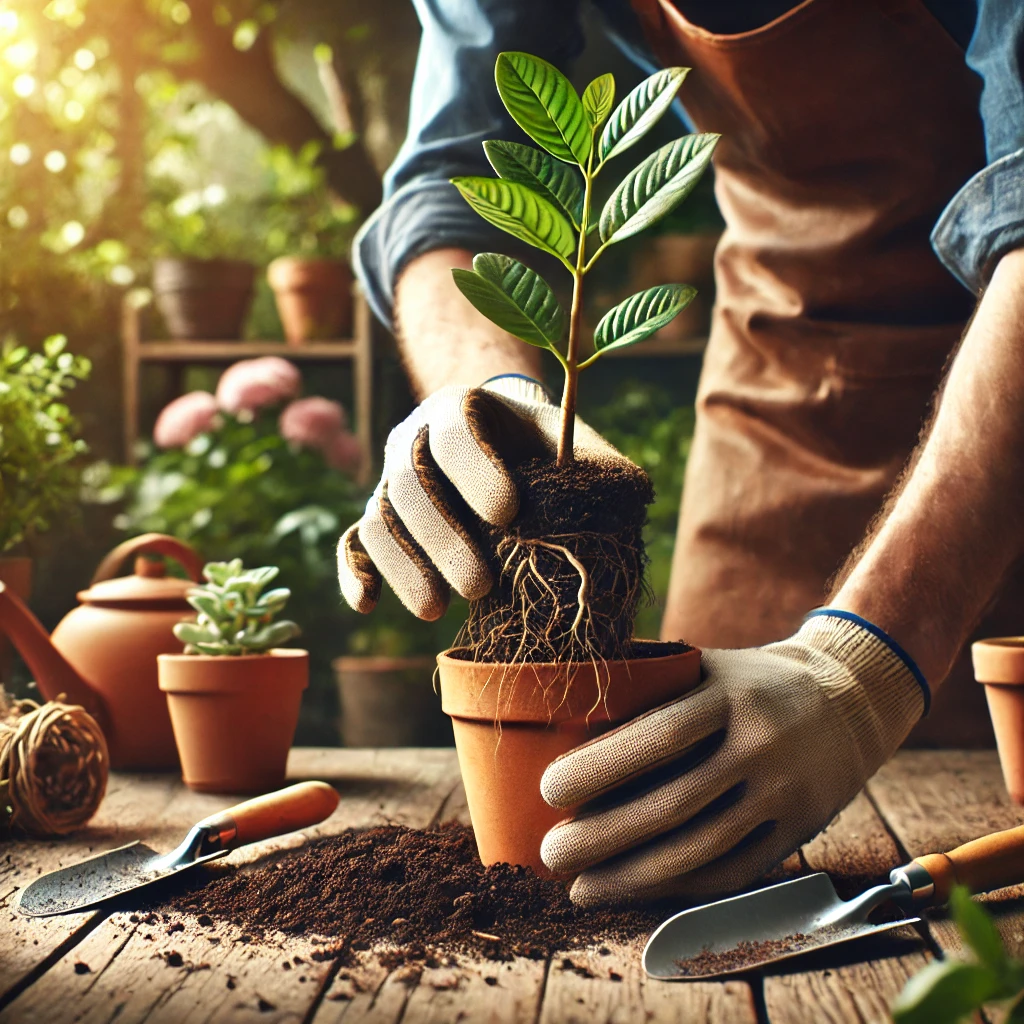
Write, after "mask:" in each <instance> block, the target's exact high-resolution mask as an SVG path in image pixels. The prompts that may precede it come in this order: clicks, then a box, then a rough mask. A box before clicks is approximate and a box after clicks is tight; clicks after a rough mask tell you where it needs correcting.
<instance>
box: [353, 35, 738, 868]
mask: <svg viewBox="0 0 1024 1024" xmlns="http://www.w3.org/2000/svg"><path fill="white" fill-rule="evenodd" d="M686 72H687V69H685V68H667V69H665V70H663V71H659V72H658V73H657V74H655V75H653V76H651V77H650V78H648V79H647V80H645V81H644V82H642V83H641V84H640V85H639V86H638V87H637V88H636V89H634V90H633V91H632V92H631V93H630V94H629V95H628V96H626V98H625V99H624V100H623V101H622V102H621V103H620V104H619V105H618V106H617V107H615V109H614V110H613V107H614V93H615V83H614V79H613V77H612V76H611V75H607V74H606V75H602V76H600V77H599V78H597V79H595V80H594V81H593V82H591V83H590V84H589V85H588V86H587V88H586V90H585V92H584V93H583V95H582V97H580V96H579V95H578V94H577V93H576V91H575V89H574V88H573V86H572V85H571V83H570V82H569V81H568V80H567V79H566V78H565V76H563V75H562V74H561V73H560V72H559V71H558V70H557V69H556V68H554V67H553V66H551V65H550V64H548V63H547V62H545V61H543V60H539V59H538V58H536V57H533V56H531V55H529V54H526V53H518V52H510V53H502V54H500V55H499V56H498V59H497V65H496V68H495V79H496V82H497V87H498V91H499V93H500V95H501V98H502V101H503V102H504V104H505V106H506V107H507V108H508V110H509V112H510V114H511V115H512V117H513V118H514V119H515V120H516V122H517V123H518V124H519V126H520V127H521V128H522V129H523V130H524V131H525V132H526V133H527V135H529V136H530V137H531V138H532V139H533V140H534V141H535V142H536V143H537V144H538V145H539V146H540V147H541V149H540V150H538V149H535V148H533V147H531V146H528V145H523V144H520V143H514V142H502V141H489V142H485V143H484V150H485V152H486V155H487V158H488V160H489V161H490V163H491V165H492V167H493V168H494V170H495V171H496V172H497V174H498V175H499V176H498V177H497V178H485V177H460V178H455V179H453V184H454V185H455V186H456V188H457V189H458V190H459V192H460V193H461V194H462V196H463V197H464V198H465V199H466V201H467V202H468V203H469V204H470V206H471V207H472V208H473V209H474V210H475V211H476V212H477V213H478V214H480V215H481V216H482V217H483V218H484V219H486V220H487V221H489V222H490V223H492V224H493V225H495V226H496V227H499V228H501V229H502V230H504V231H507V232H508V233H509V234H511V235H513V236H515V237H516V238H517V239H519V240H520V241H521V242H525V243H527V244H528V245H531V246H533V247H535V248H537V249H540V250H541V251H543V252H545V253H547V254H548V255H549V256H552V257H554V259H555V260H556V261H557V262H559V263H561V264H562V266H563V267H564V268H565V269H566V270H567V271H568V272H569V273H570V275H571V276H572V307H571V312H570V313H568V314H567V313H566V311H565V310H564V309H563V308H562V306H561V304H560V303H559V301H558V299H557V298H556V296H555V294H554V292H553V290H552V289H551V287H550V285H548V283H547V282H546V281H545V280H544V279H543V278H542V277H541V276H540V275H539V274H538V273H536V272H535V271H534V270H533V269H531V268H530V267H528V266H526V265H525V264H523V263H522V262H520V261H519V260H516V259H512V258H511V257H509V256H505V255H501V254H498V253H483V254H481V255H478V256H477V257H476V258H475V259H474V261H473V269H472V270H462V269H456V270H453V275H454V277H455V282H456V284H457V285H458V287H459V289H460V290H461V291H462V293H463V294H464V295H465V296H466V298H467V299H468V300H469V301H470V302H471V303H472V304H473V305H474V306H475V307H476V308H477V309H478V310H479V311H480V312H481V313H482V314H483V315H484V316H486V317H488V319H490V320H492V321H493V322H494V323H496V324H497V325H498V326H500V327H502V328H504V329H505V330H507V331H509V332H510V333H512V334H514V335H515V336H516V337H518V338H521V339H522V340H523V341H525V342H527V343H529V344H531V345H534V346H537V347H538V348H542V349H546V350H548V351H549V352H550V353H551V354H552V355H553V356H554V358H555V359H556V360H557V361H558V363H559V365H560V366H561V367H562V369H563V372H564V387H563V391H562V401H561V414H560V417H559V423H560V428H559V435H558V441H557V452H552V453H551V455H548V456H546V457H539V458H534V459H532V460H529V461H527V462H525V463H522V464H521V465H514V466H511V467H510V471H511V473H512V476H513V479H514V481H515V484H516V486H517V490H518V492H519V513H518V515H517V517H516V519H515V520H514V521H513V522H512V523H511V524H510V526H509V527H508V528H506V529H503V530H499V529H491V530H490V531H489V533H488V535H487V540H488V546H489V547H490V549H491V552H492V573H493V577H494V579H495V583H494V585H493V587H492V588H491V590H490V592H489V593H488V594H487V595H486V596H485V597H483V598H480V599H478V600H474V601H470V603H469V616H468V619H467V622H466V624H465V626H464V628H463V631H462V634H461V635H460V639H459V642H458V646H456V647H455V648H453V649H451V650H448V651H446V652H445V653H443V654H441V655H439V657H438V665H439V679H440V688H441V696H442V702H443V707H444V710H445V711H446V712H447V713H448V714H449V715H450V716H451V717H452V720H453V725H454V731H455V743H456V747H457V749H458V754H459V762H460V766H461V769H462V777H463V782H464V785H465V789H466V797H467V802H468V804H469V810H470V815H471V817H472V820H473V827H474V830H475V832H476V838H477V845H478V848H479V852H480V855H481V858H482V859H483V861H484V862H485V863H494V862H497V861H509V862H511V863H517V864H526V865H530V866H532V867H533V868H535V869H536V870H538V871H544V866H543V863H542V861H541V857H540V846H541V840H542V837H543V836H544V834H545V833H546V832H547V830H548V829H549V828H550V827H551V826H553V825H554V824H555V823H556V822H557V821H558V820H560V819H561V818H562V817H564V815H565V813H566V812H565V811H564V810H556V809H553V808H551V807H549V806H548V805H547V804H546V803H545V802H544V801H543V799H542V797H541V794H540V780H541V775H542V774H543V772H544V769H545V768H546V767H547V765H548V764H549V763H550V762H551V761H552V760H553V759H554V758H555V757H556V756H558V755H560V754H563V753H565V752H566V751H568V750H570V749H571V748H573V747H575V746H577V745H578V744H580V743H582V742H585V741H586V740H587V739H589V738H591V737H593V736H595V735H597V734H598V733H600V732H602V731H604V730H606V729H608V728H610V727H611V726H613V725H614V724H617V723H619V722H622V721H625V720H628V719H630V718H632V717H634V716H636V715H637V714H640V713H642V712H643V711H645V710H648V709H650V708H652V707H655V706H657V705H659V704H662V703H664V702H666V701H668V700H670V699H672V698H674V697H677V696H679V695H680V694H682V693H684V692H686V690H687V689H689V688H691V687H693V686H695V685H696V684H697V683H698V681H699V675H700V652H699V651H697V650H695V649H694V648H691V647H689V646H688V645H686V644H685V643H682V642H680V643H676V644H660V643H656V642H654V641H644V640H635V639H633V626H634V618H635V614H636V610H637V607H638V605H639V603H640V601H641V598H642V596H643V593H644V579H643V577H644V569H645V565H646V556H645V553H644V548H643V539H642V529H643V524H644V521H645V519H646V515H647V505H648V504H650V502H651V501H653V497H654V495H653V490H652V488H651V484H650V480H649V479H648V477H647V475H646V473H644V471H643V470H642V469H640V467H638V466H636V465H634V464H633V463H631V462H629V461H628V460H627V459H625V458H624V457H620V458H614V459H606V460H604V461H601V462H598V461H594V460H590V459H587V458H579V459H577V457H576V451H575V447H574V427H575V411H576V394H577V385H578V377H579V372H580V370H582V369H585V368H586V367H588V366H590V365H591V364H592V363H594V362H595V361H596V360H597V359H599V358H601V357H602V356H603V355H605V354H606V353H607V352H610V351H613V350H616V349H621V348H623V347H625V346H627V345H632V344H635V343H637V342H639V341H642V340H643V339H644V338H647V337H649V336H650V335H651V334H653V333H654V332H655V331H657V330H659V329H660V328H661V327H664V326H665V325H666V324H667V323H669V322H670V321H671V320H672V319H673V318H674V317H676V316H677V315H678V314H679V313H680V312H682V310H684V309H685V308H686V307H687V306H688V305H689V303H690V301H691V300H692V299H693V297H694V295H695V293H696V289H695V288H693V287H691V286H689V285H683V284H661V285H658V286H656V287H653V288H648V289H647V290H645V291H643V292H640V293H638V294H635V295H632V296H630V297H629V298H627V299H625V300H624V301H623V302H621V303H619V304H618V305H617V306H615V307H614V308H612V309H611V310H609V311H608V312H607V313H606V314H605V315H604V316H603V317H602V318H601V320H600V321H599V323H598V325H597V327H596V329H595V331H594V335H593V351H592V352H590V351H589V349H588V352H584V351H583V338H582V334H583V331H582V326H581V321H582V316H581V311H582V308H583V302H584V298H585V296H584V290H585V289H584V282H585V280H586V277H587V275H588V274H589V273H590V271H591V270H592V269H593V267H594V264H595V262H596V261H597V260H598V259H599V258H600V257H601V255H602V254H603V253H604V252H605V251H606V250H607V249H608V248H609V247H611V246H613V245H615V244H617V243H618V242H620V241H623V240H624V239H627V238H630V237H632V236H633V235H635V234H637V233H638V232H640V231H641V230H643V229H644V228H646V227H648V226H649V225H651V224H653V223H654V222H655V221H657V220H658V219H659V218H661V217H662V216H664V215H665V214H667V213H668V212H670V211H671V210H672V209H674V208H675V207H676V206H677V205H678V204H679V203H680V202H681V201H682V200H683V199H684V198H685V197H686V196H687V195H688V194H689V193H690V192H691V191H692V189H693V187H694V186H695V185H696V183H697V181H698V180H699V179H700V177H701V175H702V173H703V172H704V170H705V169H706V168H707V166H708V164H709V163H710V160H711V155H712V152H713V151H714V148H715V145H716V143H717V141H718V136H717V135H713V134H698V135H688V136H685V137H684V138H681V139H677V140H675V141H674V142H671V143H669V144H667V145H665V146H662V147H661V148H660V149H658V150H657V151H656V152H654V153H653V154H652V155H651V156H649V157H648V158H647V159H646V160H644V161H642V162H641V163H640V164H639V165H638V166H637V167H636V168H635V169H634V170H632V171H631V172H630V173H629V174H627V175H626V176H625V178H623V179H622V180H621V181H620V182H619V183H618V184H617V185H616V186H615V187H614V188H613V189H612V191H611V194H610V196H609V197H608V199H607V201H606V202H605V203H604V205H603V208H602V209H601V212H600V214H599V215H597V214H596V209H597V207H596V203H595V186H596V185H597V179H598V176H599V175H600V174H601V173H602V171H604V170H605V169H606V167H607V165H608V164H609V162H610V161H612V160H613V159H615V158H617V157H618V156H619V155H620V154H621V153H623V152H624V151H625V150H627V149H628V148H629V147H630V146H631V145H633V143H635V142H636V141H637V140H638V139H640V138H641V137H642V136H643V135H644V134H645V133H646V132H647V131H648V130H649V129H650V128H651V127H652V126H653V125H654V124H655V123H656V122H657V120H658V119H659V118H660V117H661V115H662V114H663V113H664V112H665V111H666V110H667V109H668V108H669V106H670V105H671V103H672V101H673V99H674V98H675V95H676V93H677V91H678V89H679V86H680V85H681V83H682V81H683V79H684V77H685V75H686ZM346 555H347V552H346ZM364 557H365V556H364ZM641 660H643V667H642V668H641V667H640V666H639V664H638V663H639V661H641Z"/></svg>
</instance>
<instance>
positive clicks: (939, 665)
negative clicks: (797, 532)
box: [831, 249, 1024, 685]
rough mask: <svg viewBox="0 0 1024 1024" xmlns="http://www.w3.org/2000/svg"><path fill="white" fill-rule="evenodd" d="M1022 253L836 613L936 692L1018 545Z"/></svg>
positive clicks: (964, 353)
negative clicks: (872, 634)
mask: <svg viewBox="0 0 1024 1024" xmlns="http://www.w3.org/2000/svg"><path fill="white" fill-rule="evenodd" d="M1022 356H1024V249H1017V250H1015V251H1013V252H1010V253H1007V254H1006V255H1005V256H1003V258H1002V259H1001V260H1000V261H999V263H998V265H997V267H996V270H995V273H994V274H993V276H992V280H991V284H990V285H989V287H988V289H987V291H986V292H985V294H984V296H983V298H982V300H981V302H980V304H979V306H978V310H977V313H976V315H975V317H974V320H973V322H972V323H971V325H970V327H969V329H968V331H967V334H966V335H965V337H964V340H963V344H962V346H961V348H960V351H959V353H958V354H957V356H956V359H955V361H954V363H953V366H952V369H951V370H950V373H949V376H948V378H947V380H946V384H945V387H944V388H943V391H942V394H941V398H940V401H939V406H938V410H937V412H936V415H935V417H934V421H933V423H932V426H931V429H930V431H929V432H928V434H927V439H926V440H925V441H924V443H923V444H922V446H921V447H920V448H919V450H918V452H917V455H916V457H915V461H914V463H913V464H912V468H911V469H910V471H909V472H908V473H907V474H906V475H905V477H904V482H903V486H902V488H901V489H900V490H899V492H898V494H897V495H896V496H895V497H894V499H892V500H890V502H889V503H888V514H887V515H885V517H884V518H883V519H882V520H881V521H880V523H879V524H878V525H877V526H876V529H875V532H874V535H873V537H872V538H870V541H869V543H868V544H867V545H866V547H863V548H862V550H863V554H862V555H861V556H860V557H859V559H857V560H856V561H855V563H854V564H853V565H852V566H851V567H850V568H849V569H848V571H847V574H846V579H845V582H843V583H842V584H841V586H840V587H839V589H838V592H837V593H836V594H835V597H834V598H833V600H832V602H831V604H832V606H833V607H836V608H842V609H845V610H847V611H852V612H855V613H856V614H858V615H861V616H863V617H864V618H866V619H867V620H869V621H870V622H873V623H875V624H876V625H878V626H880V627H881V628H882V629H884V630H885V631H886V632H887V633H889V634H890V636H893V637H895V638H896V639H897V640H898V641H899V642H900V643H901V644H902V645H903V646H904V647H905V648H906V650H907V651H908V652H909V653H910V655H911V657H913V658H914V660H915V661H916V662H917V664H918V666H919V667H920V668H921V671H922V672H923V673H924V675H925V678H927V679H928V680H930V681H931V682H932V684H933V685H937V684H938V683H939V682H941V681H942V679H943V678H944V677H945V675H946V674H947V673H948V671H949V669H950V667H951V666H952V663H953V660H954V658H955V657H956V655H957V652H958V651H959V650H960V648H961V647H962V646H963V644H964V642H965V641H966V639H967V637H968V635H969V633H970V631H971V629H972V628H973V626H974V625H975V624H976V623H977V621H978V619H979V618H980V617H981V615H982V613H983V612H984V610H985V608H986V605H987V604H988V602H989V601H990V600H991V598H992V596H993V595H994V593H995V592H996V591H997V589H998V587H999V584H1000V582H1001V580H1002V579H1003V577H1004V576H1005V575H1006V572H1007V570H1008V569H1009V568H1010V566H1011V565H1012V564H1013V562H1014V561H1015V560H1016V559H1017V558H1018V557H1019V556H1020V554H1021V552H1022V542H1024V488H1022V481H1024V401H1022V396H1024V358H1022Z"/></svg>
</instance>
